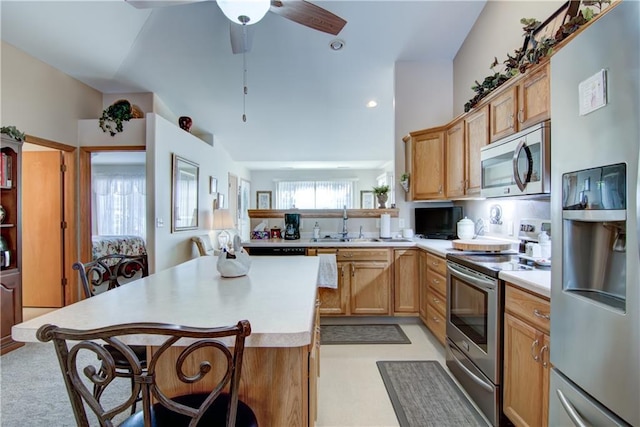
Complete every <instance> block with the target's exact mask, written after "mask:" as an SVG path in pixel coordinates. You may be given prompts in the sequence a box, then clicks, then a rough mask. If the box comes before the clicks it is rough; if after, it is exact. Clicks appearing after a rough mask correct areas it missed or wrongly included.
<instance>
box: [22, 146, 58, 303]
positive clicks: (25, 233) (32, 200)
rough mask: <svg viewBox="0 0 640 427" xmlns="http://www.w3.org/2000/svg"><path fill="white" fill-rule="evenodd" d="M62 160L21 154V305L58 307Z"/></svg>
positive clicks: (41, 153) (40, 154)
mask: <svg viewBox="0 0 640 427" xmlns="http://www.w3.org/2000/svg"><path fill="white" fill-rule="evenodd" d="M61 164H62V157H61V154H60V152H59V151H57V150H56V151H24V152H23V153H22V221H23V222H22V224H23V227H22V270H23V273H22V290H23V295H22V304H23V306H25V307H62V306H63V305H64V293H63V287H62V277H63V274H62V264H63V250H64V248H63V245H62V228H61V224H62V220H63V217H62V194H63V188H62V175H61V174H62V171H61Z"/></svg>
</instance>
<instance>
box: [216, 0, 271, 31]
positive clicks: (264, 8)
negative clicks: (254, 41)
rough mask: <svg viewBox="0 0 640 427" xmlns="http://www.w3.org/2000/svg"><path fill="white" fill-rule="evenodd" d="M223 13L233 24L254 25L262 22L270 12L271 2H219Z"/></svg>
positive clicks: (227, 0) (255, 0) (237, 0)
mask: <svg viewBox="0 0 640 427" xmlns="http://www.w3.org/2000/svg"><path fill="white" fill-rule="evenodd" d="M217 2H218V6H219V7H220V9H221V10H222V13H224V15H225V16H226V17H227V18H229V20H230V21H231V22H234V23H236V24H242V25H252V24H255V23H256V22H258V21H260V20H261V19H262V18H264V16H265V15H266V14H267V12H268V11H269V7H270V6H271V1H270V0H217Z"/></svg>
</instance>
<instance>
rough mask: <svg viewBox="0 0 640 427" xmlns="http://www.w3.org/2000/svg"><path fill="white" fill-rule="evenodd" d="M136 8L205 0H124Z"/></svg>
mask: <svg viewBox="0 0 640 427" xmlns="http://www.w3.org/2000/svg"><path fill="white" fill-rule="evenodd" d="M124 1H126V2H127V3H129V4H130V5H131V6H133V7H135V8H137V9H151V8H154V7H164V6H176V5H179V4H189V3H196V2H199V1H205V0H124Z"/></svg>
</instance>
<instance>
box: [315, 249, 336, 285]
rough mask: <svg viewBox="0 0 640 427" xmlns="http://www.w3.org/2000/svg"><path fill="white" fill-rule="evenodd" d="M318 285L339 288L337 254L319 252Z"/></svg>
mask: <svg viewBox="0 0 640 427" xmlns="http://www.w3.org/2000/svg"><path fill="white" fill-rule="evenodd" d="M318 258H320V268H318V287H319V288H331V289H338V264H337V262H336V255H335V254H319V255H318Z"/></svg>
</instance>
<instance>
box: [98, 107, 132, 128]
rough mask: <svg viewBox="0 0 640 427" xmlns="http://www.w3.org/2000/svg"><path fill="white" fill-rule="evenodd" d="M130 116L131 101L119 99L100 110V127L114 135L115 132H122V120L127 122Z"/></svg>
mask: <svg viewBox="0 0 640 427" xmlns="http://www.w3.org/2000/svg"><path fill="white" fill-rule="evenodd" d="M132 118H133V114H132V111H131V103H130V102H129V101H127V100H125V99H121V100H119V101H116V102H114V103H113V105H110V106H109V107H107V109H106V110H104V111H103V112H102V117H100V128H101V129H102V131H103V132H109V134H111V136H115V135H116V133H117V132H122V130H123V128H122V122H128V121H129V120H131V119H132Z"/></svg>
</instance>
